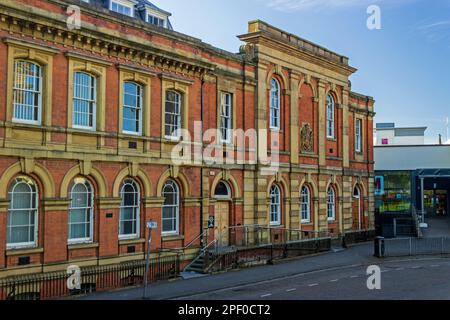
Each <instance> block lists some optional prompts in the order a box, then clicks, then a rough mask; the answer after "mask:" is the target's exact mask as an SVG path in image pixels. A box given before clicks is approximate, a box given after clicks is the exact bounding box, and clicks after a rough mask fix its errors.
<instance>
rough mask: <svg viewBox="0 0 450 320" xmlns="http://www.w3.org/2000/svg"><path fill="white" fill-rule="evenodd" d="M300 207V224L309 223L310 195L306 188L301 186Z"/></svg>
mask: <svg viewBox="0 0 450 320" xmlns="http://www.w3.org/2000/svg"><path fill="white" fill-rule="evenodd" d="M300 207H301V212H302V222H303V223H309V222H311V193H310V192H309V188H308V187H307V186H303V188H302V191H301V194H300Z"/></svg>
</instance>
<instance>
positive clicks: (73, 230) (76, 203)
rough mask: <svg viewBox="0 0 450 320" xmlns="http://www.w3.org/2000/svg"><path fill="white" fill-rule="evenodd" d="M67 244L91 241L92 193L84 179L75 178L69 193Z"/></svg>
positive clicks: (89, 185) (90, 187)
mask: <svg viewBox="0 0 450 320" xmlns="http://www.w3.org/2000/svg"><path fill="white" fill-rule="evenodd" d="M70 199H71V202H70V208H69V243H79V242H91V241H92V240H93V224H94V223H93V222H94V221H93V218H94V204H93V202H94V192H93V189H92V186H91V184H90V183H89V181H88V180H87V179H85V178H76V179H75V183H74V185H73V187H72V190H71V191H70Z"/></svg>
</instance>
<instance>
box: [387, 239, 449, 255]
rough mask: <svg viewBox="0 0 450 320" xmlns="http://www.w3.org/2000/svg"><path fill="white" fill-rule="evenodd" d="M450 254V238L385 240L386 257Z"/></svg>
mask: <svg viewBox="0 0 450 320" xmlns="http://www.w3.org/2000/svg"><path fill="white" fill-rule="evenodd" d="M440 254H450V238H447V237H435V238H401V239H385V240H384V255H383V256H384V257H405V256H420V255H440Z"/></svg>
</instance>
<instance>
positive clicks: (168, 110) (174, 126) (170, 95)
mask: <svg viewBox="0 0 450 320" xmlns="http://www.w3.org/2000/svg"><path fill="white" fill-rule="evenodd" d="M179 129H181V94H179V93H178V92H176V91H173V90H168V91H166V106H165V135H166V138H168V139H174V138H180V136H181V132H179V131H178V130H179Z"/></svg>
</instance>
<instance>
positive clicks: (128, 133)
mask: <svg viewBox="0 0 450 320" xmlns="http://www.w3.org/2000/svg"><path fill="white" fill-rule="evenodd" d="M122 135H123V136H124V137H134V138H136V137H142V133H140V132H132V131H123V132H122Z"/></svg>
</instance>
